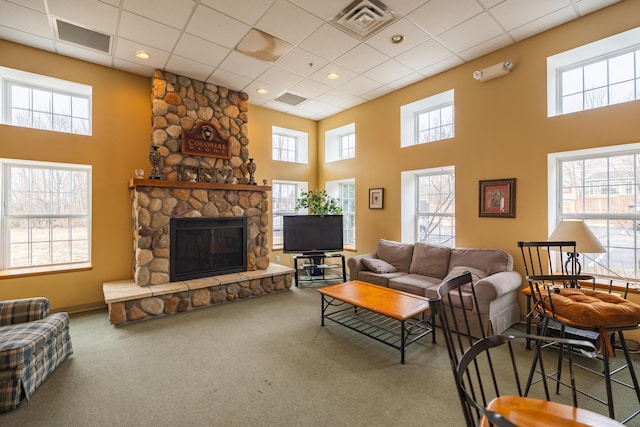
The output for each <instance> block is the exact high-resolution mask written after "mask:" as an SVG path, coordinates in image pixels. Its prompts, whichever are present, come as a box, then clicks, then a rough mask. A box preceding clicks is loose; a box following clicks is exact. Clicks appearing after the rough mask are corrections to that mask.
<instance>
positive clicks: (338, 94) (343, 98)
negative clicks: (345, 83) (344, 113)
mask: <svg viewBox="0 0 640 427" xmlns="http://www.w3.org/2000/svg"><path fill="white" fill-rule="evenodd" d="M316 100H319V101H322V102H326V103H327V104H330V105H336V106H343V105H345V104H348V105H349V106H353V105H357V104H360V103H362V102H363V99H362V98H360V97H358V96H353V95H351V94H349V93H346V92H342V91H341V90H339V89H334V90H332V91H329V92H327V93H324V94H322V95H320V96H318V97H317V98H316Z"/></svg>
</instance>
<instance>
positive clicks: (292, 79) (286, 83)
mask: <svg viewBox="0 0 640 427" xmlns="http://www.w3.org/2000/svg"><path fill="white" fill-rule="evenodd" d="M302 78H303V77H302V76H301V75H299V74H296V73H292V72H291V71H287V70H285V69H283V68H279V67H275V66H274V67H271V68H269V69H267V70H266V71H265V72H264V73H262V74H261V75H260V77H259V79H260V80H264V81H267V82H269V83H270V84H271V85H273V86H275V87H277V88H280V89H286V88H288V87H290V86H293V85H294V84H296V83H298V82H299V81H300V80H302Z"/></svg>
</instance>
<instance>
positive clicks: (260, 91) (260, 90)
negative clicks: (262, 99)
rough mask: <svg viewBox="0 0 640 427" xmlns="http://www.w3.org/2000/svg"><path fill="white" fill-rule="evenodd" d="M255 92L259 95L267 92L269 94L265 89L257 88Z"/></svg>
mask: <svg viewBox="0 0 640 427" xmlns="http://www.w3.org/2000/svg"><path fill="white" fill-rule="evenodd" d="M256 92H258V93H261V94H265V93H267V92H269V91H268V90H267V89H265V88H263V87H259V88H258V89H256Z"/></svg>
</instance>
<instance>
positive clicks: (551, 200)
mask: <svg viewBox="0 0 640 427" xmlns="http://www.w3.org/2000/svg"><path fill="white" fill-rule="evenodd" d="M624 155H635V156H636V157H637V158H638V159H640V143H633V144H624V145H616V146H608V147H598V148H590V149H583V150H575V151H567V152H558V153H550V154H549V155H548V156H547V170H548V205H549V220H548V235H550V234H551V233H552V232H553V230H554V229H555V227H556V226H557V224H558V223H559V222H560V221H562V220H564V219H581V220H584V221H585V222H586V223H587V225H589V223H590V222H596V221H600V222H602V221H606V222H607V224H609V222H613V221H635V227H634V228H635V235H634V236H631V238H632V241H633V242H634V243H633V244H634V248H633V249H632V251H633V253H634V254H635V257H634V261H633V265H634V266H635V276H637V277H633V275H631V276H632V277H629V276H628V275H625V274H624V272H622V271H621V270H616V269H615V264H616V262H615V259H614V260H613V262H612V257H611V251H610V249H611V248H612V247H615V243H613V242H612V240H613V239H612V238H611V234H610V233H612V231H611V229H610V227H609V225H607V226H606V227H605V228H603V227H599V228H598V229H596V228H593V227H592V231H593V232H594V234H595V235H596V237H598V239H599V240H600V243H602V245H603V246H604V247H605V248H606V249H607V253H606V254H581V264H582V273H583V274H592V275H594V276H599V277H605V278H607V279H613V280H614V282H615V283H618V282H620V283H621V284H624V281H625V279H631V280H635V281H637V280H638V279H640V267H638V262H640V230H639V229H638V227H640V209H638V207H639V206H640V190H639V187H640V171H635V173H634V176H635V177H636V178H635V179H636V182H635V183H632V184H631V187H629V186H628V185H626V184H624V187H625V189H624V191H623V194H627V195H628V196H629V195H630V196H631V197H632V199H630V200H635V201H634V202H633V203H634V204H635V206H636V209H635V210H633V209H630V210H629V212H627V213H619V212H606V213H600V214H598V213H589V212H587V213H583V212H577V213H571V212H567V213H564V212H563V206H562V201H563V199H562V197H561V195H562V194H563V193H562V192H563V183H562V163H563V162H564V161H576V160H592V159H599V158H606V157H615V156H624ZM608 176H609V175H608V174H607V179H609V178H608ZM607 188H608V186H607ZM600 190H601V189H600V187H598V192H596V193H600V194H606V192H605V193H601V192H600ZM609 194H612V195H614V197H615V196H616V195H618V194H620V192H617V191H614V192H609ZM589 195H591V194H585V198H588V197H589ZM632 207H633V205H632ZM603 233H604V234H603ZM626 249H627V250H628V249H629V248H626ZM614 253H615V252H614ZM611 265H614V267H613V269H611V268H609V267H610V266H611Z"/></svg>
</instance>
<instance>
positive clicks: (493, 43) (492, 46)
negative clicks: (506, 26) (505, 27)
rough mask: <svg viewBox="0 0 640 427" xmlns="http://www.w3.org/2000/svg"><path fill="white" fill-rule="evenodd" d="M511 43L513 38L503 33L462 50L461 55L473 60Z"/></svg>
mask: <svg viewBox="0 0 640 427" xmlns="http://www.w3.org/2000/svg"><path fill="white" fill-rule="evenodd" d="M511 43H512V40H511V38H509V37H508V36H507V35H504V34H502V35H500V36H498V37H495V38H493V39H491V40H487V41H485V42H484V43H480V44H477V45H475V46H473V47H472V48H471V49H467V50H465V51H462V52H460V53H459V55H460V57H461V58H462V59H464V60H465V61H472V60H474V59H476V58H479V57H481V56H483V55H486V54H487V53H490V52H494V51H496V50H498V49H501V48H503V47H505V46H508V45H510V44H511ZM505 59H507V58H505Z"/></svg>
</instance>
